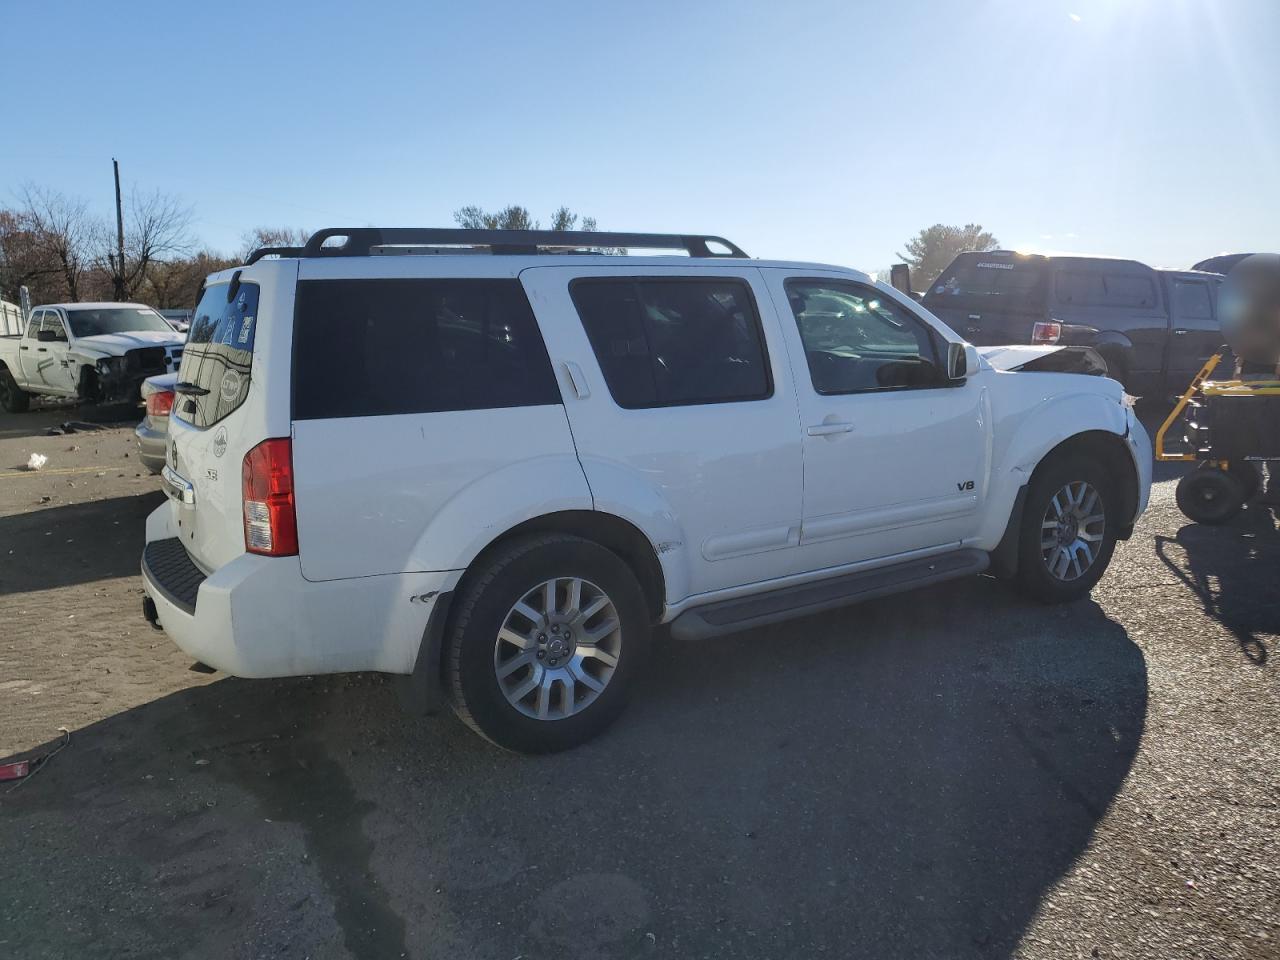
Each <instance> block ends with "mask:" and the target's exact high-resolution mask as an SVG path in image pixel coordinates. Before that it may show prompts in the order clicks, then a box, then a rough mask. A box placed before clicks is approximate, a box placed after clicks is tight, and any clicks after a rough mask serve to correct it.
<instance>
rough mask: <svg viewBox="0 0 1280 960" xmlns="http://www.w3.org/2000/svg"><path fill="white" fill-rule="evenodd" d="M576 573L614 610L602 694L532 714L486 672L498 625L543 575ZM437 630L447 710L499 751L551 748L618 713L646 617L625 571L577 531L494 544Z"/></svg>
mask: <svg viewBox="0 0 1280 960" xmlns="http://www.w3.org/2000/svg"><path fill="white" fill-rule="evenodd" d="M575 576H576V577H582V578H584V579H587V580H590V581H591V582H592V583H594V584H596V586H598V587H600V589H602V590H604V592H605V593H607V594H608V595H609V598H610V599H611V600H612V601H613V605H614V607H615V608H616V609H617V611H618V620H619V623H620V625H621V629H622V646H621V649H620V650H619V656H618V666H617V667H616V668H615V670H614V673H613V676H612V678H611V679H610V681H609V684H608V686H606V687H605V689H604V692H603V693H601V694H600V695H599V697H597V698H596V701H595V702H594V703H592V704H591V705H590V706H588V707H587V708H586V709H584V710H583V711H582V712H581V713H579V714H575V715H574V716H571V717H566V718H564V719H560V720H536V719H534V718H532V717H527V716H525V715H524V714H522V713H520V712H519V711H518V710H516V709H515V707H513V706H511V704H509V703H508V702H507V699H506V697H505V696H504V695H503V693H502V691H501V689H500V688H499V687H498V681H497V678H496V677H495V675H494V666H493V651H494V644H495V642H496V641H497V637H498V630H499V629H500V628H501V627H502V624H503V621H504V620H505V618H506V616H507V614H508V612H510V610H511V607H512V606H513V605H514V604H515V603H516V601H518V600H519V599H521V598H522V597H523V596H524V595H525V594H526V593H528V591H530V590H532V589H533V588H534V587H536V586H537V585H538V584H539V583H541V582H543V581H544V580H547V579H549V578H551V577H575ZM455 603H456V606H455V608H454V612H453V614H452V616H451V618H450V624H449V627H448V629H447V631H446V634H445V676H446V678H447V679H448V682H449V688H450V693H451V696H452V700H453V709H454V711H455V712H456V713H457V714H458V716H459V718H461V719H462V721H463V722H464V723H466V724H467V725H468V726H470V727H471V728H472V729H473V730H475V731H476V732H477V733H479V734H480V735H481V736H483V737H485V738H486V739H488V740H490V741H491V742H493V743H495V744H497V745H498V746H500V747H503V748H505V749H507V750H515V751H518V752H520V753H552V752H555V751H557V750H567V749H569V748H570V747H576V746H578V745H579V744H581V743H585V742H586V741H588V740H590V739H591V738H593V737H595V736H597V735H598V734H600V733H601V732H603V731H604V729H605V728H606V727H608V726H609V724H611V723H612V722H613V721H614V720H615V719H617V717H618V714H620V713H621V712H622V709H623V707H625V706H626V703H627V700H628V698H629V697H630V694H631V691H632V688H633V687H634V686H635V681H636V679H637V678H638V677H639V675H640V672H641V670H642V669H643V667H644V663H645V661H646V660H647V659H648V654H649V634H650V618H649V614H648V608H647V606H646V604H645V598H644V593H643V591H642V590H641V589H640V584H639V583H637V581H636V578H635V575H634V574H632V572H631V569H630V568H629V567H628V566H627V565H626V563H624V562H623V561H622V559H621V558H619V557H618V555H617V554H615V553H613V552H612V551H611V550H607V549H605V548H604V547H602V546H600V545H599V544H597V543H592V542H591V541H590V540H584V539H582V538H580V537H573V536H568V535H565V534H539V535H535V536H530V537H521V538H519V539H516V540H512V541H511V542H510V543H507V544H504V545H503V546H501V547H500V548H498V549H497V550H496V551H495V552H494V554H493V555H492V556H491V557H489V558H488V559H487V561H486V562H485V564H484V567H483V568H482V569H479V570H477V571H475V572H474V574H469V575H468V578H467V580H466V581H465V582H464V584H463V586H462V588H461V589H460V590H459V592H458V593H457V594H455Z"/></svg>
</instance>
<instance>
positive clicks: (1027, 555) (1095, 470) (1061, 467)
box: [1016, 454, 1121, 603]
mask: <svg viewBox="0 0 1280 960" xmlns="http://www.w3.org/2000/svg"><path fill="white" fill-rule="evenodd" d="M1078 480H1084V481H1085V482H1087V483H1088V484H1089V485H1090V486H1092V487H1093V488H1094V489H1095V490H1097V491H1098V493H1099V495H1100V496H1101V497H1102V508H1103V512H1104V514H1105V516H1106V523H1105V526H1104V528H1103V539H1102V547H1101V549H1100V550H1099V552H1098V555H1097V557H1096V558H1095V559H1094V561H1093V565H1092V566H1091V567H1090V568H1089V569H1088V570H1086V571H1085V572H1084V573H1083V574H1081V575H1080V576H1079V577H1078V578H1077V579H1075V580H1070V581H1064V580H1059V579H1058V578H1057V577H1055V576H1053V574H1051V573H1050V572H1049V570H1048V569H1047V568H1046V567H1045V563H1044V556H1043V551H1042V548H1041V546H1040V541H1041V539H1042V537H1043V530H1042V528H1041V526H1040V525H1041V523H1042V521H1043V520H1044V515H1045V512H1046V511H1047V510H1048V509H1049V501H1050V500H1051V499H1052V498H1053V495H1054V494H1055V493H1057V492H1058V491H1059V490H1061V489H1062V488H1063V487H1064V486H1066V485H1067V484H1068V483H1074V482H1076V481H1078ZM1119 507H1120V497H1119V495H1118V494H1117V492H1116V489H1115V482H1114V480H1113V479H1112V477H1111V474H1110V473H1109V472H1108V471H1107V470H1106V469H1105V468H1104V467H1103V466H1102V465H1101V464H1100V463H1098V462H1097V461H1096V460H1094V459H1092V458H1090V457H1086V456H1081V455H1073V454H1063V455H1058V456H1055V457H1053V458H1052V459H1050V460H1046V461H1045V462H1044V463H1042V464H1041V465H1040V466H1039V467H1037V468H1036V472H1035V473H1034V474H1033V475H1032V477H1031V482H1030V483H1029V484H1027V501H1026V505H1025V507H1024V508H1023V511H1022V527H1021V530H1020V531H1019V533H1018V575H1017V580H1016V582H1017V585H1018V589H1019V590H1020V591H1021V592H1022V593H1024V594H1026V595H1027V596H1029V597H1031V598H1033V599H1035V600H1039V601H1040V602H1041V603H1069V602H1070V601H1072V600H1078V599H1080V598H1081V597H1083V596H1086V595H1087V594H1088V593H1089V591H1090V590H1092V589H1093V587H1094V585H1095V584H1096V583H1097V582H1098V581H1099V580H1100V579H1101V578H1102V575H1103V574H1104V573H1106V570H1107V565H1108V564H1109V563H1110V562H1111V554H1112V553H1114V552H1115V548H1116V533H1117V531H1118V530H1119V527H1120V522H1121V521H1120V516H1119V514H1118V511H1119Z"/></svg>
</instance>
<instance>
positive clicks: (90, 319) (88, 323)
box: [67, 307, 173, 337]
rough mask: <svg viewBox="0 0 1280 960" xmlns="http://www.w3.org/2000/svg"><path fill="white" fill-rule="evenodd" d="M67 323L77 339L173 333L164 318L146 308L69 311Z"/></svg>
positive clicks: (104, 308) (102, 308) (105, 308)
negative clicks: (119, 334) (108, 335)
mask: <svg viewBox="0 0 1280 960" xmlns="http://www.w3.org/2000/svg"><path fill="white" fill-rule="evenodd" d="M67 323H69V324H70V325H71V332H72V333H73V334H75V335H76V336H77V337H100V336H102V335H103V334H104V333H139V332H142V331H155V332H157V333H173V327H171V326H169V324H168V323H166V322H165V319H164V317H162V316H160V314H158V313H156V312H155V311H154V310H148V309H146V308H145V307H101V308H92V309H83V308H81V309H73V310H68V311H67Z"/></svg>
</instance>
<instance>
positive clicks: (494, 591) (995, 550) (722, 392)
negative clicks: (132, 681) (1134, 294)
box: [142, 229, 1151, 751]
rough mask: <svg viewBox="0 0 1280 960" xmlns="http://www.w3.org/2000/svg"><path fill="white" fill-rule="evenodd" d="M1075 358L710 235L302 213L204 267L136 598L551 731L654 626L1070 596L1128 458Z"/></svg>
mask: <svg viewBox="0 0 1280 960" xmlns="http://www.w3.org/2000/svg"><path fill="white" fill-rule="evenodd" d="M637 248H645V249H668V250H676V251H678V252H679V254H680V256H647V255H646V256H619V255H617V253H618V252H619V251H620V250H627V249H630V250H635V249H637ZM606 250H607V251H609V252H610V255H606V254H605V253H604V252H603V251H606ZM393 254H400V255H393ZM404 254H409V255H404ZM477 254H489V255H477ZM1091 359H1092V358H1091V357H1090V356H1089V355H1088V354H1087V353H1086V354H1084V355H1078V356H1072V355H1070V353H1069V352H1061V351H1058V350H1057V349H1056V348H1036V347H1009V348H989V349H988V350H986V351H979V350H977V349H975V348H974V347H972V346H969V345H967V344H965V343H963V342H962V341H961V340H959V339H958V338H957V336H956V335H955V334H954V333H953V332H952V331H951V330H949V329H948V328H947V327H946V326H945V325H944V324H942V323H941V322H939V321H938V320H937V319H936V318H935V317H933V316H932V315H931V314H930V313H928V312H927V311H926V310H923V309H922V308H921V307H920V306H918V305H917V304H915V303H913V302H912V301H910V300H909V299H907V298H905V297H903V296H902V295H900V294H899V293H897V292H896V291H895V290H893V289H891V288H889V287H887V286H884V285H881V284H878V283H874V282H872V281H871V280H869V279H868V278H867V277H866V276H865V275H864V274H861V273H858V272H856V271H853V270H846V269H842V268H840V267H832V266H823V265H820V264H804V263H779V262H770V261H763V260H752V259H747V258H746V256H745V254H743V253H742V252H741V251H740V250H739V249H738V248H737V247H735V246H733V245H732V244H730V243H728V242H727V241H724V240H721V239H719V238H712V237H702V236H666V235H652V234H594V233H586V234H584V233H567V234H566V233H537V232H523V231H520V232H516V231H465V230H398V229H397V230H377V229H349V230H325V231H321V232H320V233H317V234H316V235H314V236H313V237H311V239H310V241H309V242H308V243H307V245H306V246H305V247H300V248H284V249H273V250H270V251H258V252H257V253H255V254H254V255H253V256H251V257H250V258H249V263H248V265H246V266H245V267H243V268H241V269H236V270H228V271H224V272H222V273H218V274H214V275H213V276H211V277H210V278H209V279H208V281H207V283H206V285H205V288H204V291H203V294H202V296H201V299H200V304H199V306H198V308H197V309H196V315H195V319H194V320H193V322H192V326H191V332H190V337H189V340H188V344H187V348H186V354H185V356H184V357H183V360H182V368H181V371H180V375H179V381H180V382H179V383H178V385H177V392H178V397H177V402H176V403H175V404H174V407H173V411H172V416H171V418H170V425H169V436H170V442H169V449H168V458H167V459H168V462H167V464H166V466H165V468H164V471H163V482H164V486H165V489H166V491H167V492H168V494H169V501H168V502H167V503H165V504H164V505H163V506H161V507H160V508H159V509H158V510H156V511H155V512H154V513H153V514H152V515H151V516H150V517H149V518H148V520H147V531H146V540H147V544H146V550H145V553H144V555H143V561H142V572H143V582H144V585H145V590H146V594H147V599H146V600H145V603H144V606H145V610H146V614H147V616H148V618H149V619H150V620H151V622H152V623H153V624H155V625H163V628H164V629H165V630H166V631H168V633H169V634H170V635H171V636H172V637H173V638H174V640H175V641H176V642H177V643H178V645H179V646H180V647H182V649H184V650H185V651H187V652H188V653H190V654H191V655H192V656H194V657H196V658H198V659H199V660H201V661H203V662H204V663H206V664H209V665H211V666H213V667H216V668H218V669H220V670H224V671H226V672H228V673H231V674H235V675H237V676H242V677H275V676H286V675H296V674H313V673H331V672H339V671H348V670H377V671H384V672H387V673H392V674H402V675H405V676H406V677H407V678H408V679H407V681H406V687H407V689H409V690H410V691H411V692H413V693H414V695H415V697H416V698H417V701H418V702H419V704H420V705H421V706H423V707H424V708H425V709H427V710H428V712H430V710H431V709H432V708H434V707H435V706H437V705H438V704H440V703H442V702H444V701H445V700H446V699H447V700H449V701H451V702H452V704H453V707H454V709H455V710H456V711H457V713H458V714H459V716H461V717H462V718H463V720H465V721H466V722H467V723H469V724H470V725H471V726H473V727H474V728H475V729H476V730H477V731H479V732H480V733H482V734H483V735H485V736H486V737H488V738H489V739H490V740H492V741H494V742H495V743H498V744H500V745H502V746H504V747H508V748H512V749H516V750H523V751H546V750H556V749H562V748H565V747H569V746H572V745H574V744H577V743H581V742H582V741H584V740H586V739H587V738H589V737H591V736H593V735H595V734H596V733H598V732H599V731H600V730H601V729H603V727H604V726H605V725H607V724H608V723H609V722H610V721H611V720H613V718H614V717H616V716H617V714H618V713H619V711H620V710H621V709H622V706H623V704H624V702H625V700H626V699H627V695H628V694H629V693H630V692H631V689H632V687H633V685H634V683H635V681H636V678H637V675H638V673H639V671H640V669H641V667H642V666H643V664H644V661H645V658H646V655H647V654H648V652H649V638H650V633H651V630H652V629H653V627H654V626H655V625H656V624H667V625H669V628H670V630H671V632H672V634H673V635H675V636H676V637H677V638H684V637H701V636H707V635H711V634H718V633H727V632H732V631H736V630H741V629H744V628H747V627H751V626H756V625H760V624H765V623H772V622H775V621H779V620H783V619H786V618H789V617H794V616H799V615H803V614H807V613H812V612H814V611H817V610H824V609H828V608H831V607H835V606H838V605H841V604H846V603H850V602H853V601H856V600H860V599H864V598H866V597H869V596H878V595H883V594H886V593H891V592H894V591H898V590H903V589H907V588H910V587H914V586H921V585H924V584H928V583H933V582H937V581H940V580H945V579H949V578H953V577H960V576H967V575H974V574H978V573H980V572H982V571H984V570H988V569H990V570H991V571H992V572H995V573H996V574H997V575H1000V576H1003V577H1006V578H1008V579H1010V580H1012V581H1013V582H1014V583H1016V584H1017V585H1018V586H1019V587H1020V588H1021V589H1022V590H1024V591H1025V592H1027V593H1028V594H1030V595H1032V596H1034V597H1036V598H1038V599H1041V600H1048V601H1060V600H1070V599H1074V598H1077V597H1081V596H1083V595H1084V594H1086V593H1087V592H1088V591H1089V590H1090V588H1091V587H1092V586H1093V585H1094V583H1096V582H1097V580H1098V578H1099V577H1100V576H1101V575H1102V573H1103V570H1104V569H1105V568H1106V566H1107V563H1108V562H1109V560H1110V558H1111V554H1112V550H1113V548H1114V546H1115V542H1116V540H1117V538H1124V537H1127V536H1128V535H1129V533H1130V532H1131V531H1132V529H1133V525H1134V522H1135V520H1136V519H1137V517H1138V516H1139V515H1140V513H1141V512H1142V510H1143V509H1144V508H1145V506H1146V503H1147V496H1148V492H1149V485H1150V463H1151V454H1150V446H1149V443H1148V440H1147V436H1146V434H1145V432H1144V431H1143V429H1142V427H1141V426H1140V425H1139V423H1138V421H1137V420H1136V419H1135V417H1134V415H1133V413H1132V411H1131V410H1130V409H1129V406H1128V404H1127V403H1126V401H1125V397H1124V394H1123V392H1122V390H1121V388H1120V385H1119V384H1118V383H1116V382H1115V381H1113V380H1109V379H1105V378H1104V377H1101V376H1082V375H1080V374H1078V373H1067V372H1061V371H1063V370H1069V369H1073V366H1078V365H1080V364H1083V368H1084V369H1088V368H1089V364H1090V361H1091ZM1098 369H1099V368H1094V369H1093V370H1092V372H1095V373H1096V372H1098Z"/></svg>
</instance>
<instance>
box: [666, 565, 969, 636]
mask: <svg viewBox="0 0 1280 960" xmlns="http://www.w3.org/2000/svg"><path fill="white" fill-rule="evenodd" d="M990 563H991V555H990V554H989V553H987V552H986V551H985V550H972V549H964V550H957V551H955V552H954V553H944V554H940V555H938V556H933V557H925V558H923V559H920V560H908V561H906V562H905V563H895V564H893V565H892V566H888V567H877V568H876V569H874V570H860V571H858V572H857V573H847V574H844V575H843V576H838V577H832V578H831V579H830V580H819V581H817V582H816V583H804V584H799V585H797V586H794V587H783V588H782V589H779V590H770V591H769V592H768V593H761V594H756V595H755V596H751V597H738V598H736V599H733V600H722V601H720V602H719V603H709V604H707V605H706V606H704V607H694V608H693V609H692V610H686V611H685V612H684V613H682V614H680V616H678V617H676V618H675V620H673V621H672V622H671V635H672V636H673V637H676V638H677V639H679V640H700V639H703V638H705V637H716V636H720V635H721V634H724V633H736V632H737V631H739V630H747V629H749V628H751V627H760V626H764V625H765V624H767V623H777V622H779V621H781V620H790V619H791V618H792V617H804V616H808V615H809V614H811V613H819V612H821V611H823V610H831V609H834V608H835V607H843V606H845V605H847V604H851V603H858V602H860V601H862V600H871V599H872V598H874V597H883V596H887V595H889V594H892V593H901V592H902V591H904V590H913V589H915V588H916V587H925V586H928V585H929V584H931V583H941V582H942V581H943V580H954V579H956V578H957V577H967V576H971V575H975V574H979V573H982V571H984V570H986V569H987V567H988V565H989V564H990Z"/></svg>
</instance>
